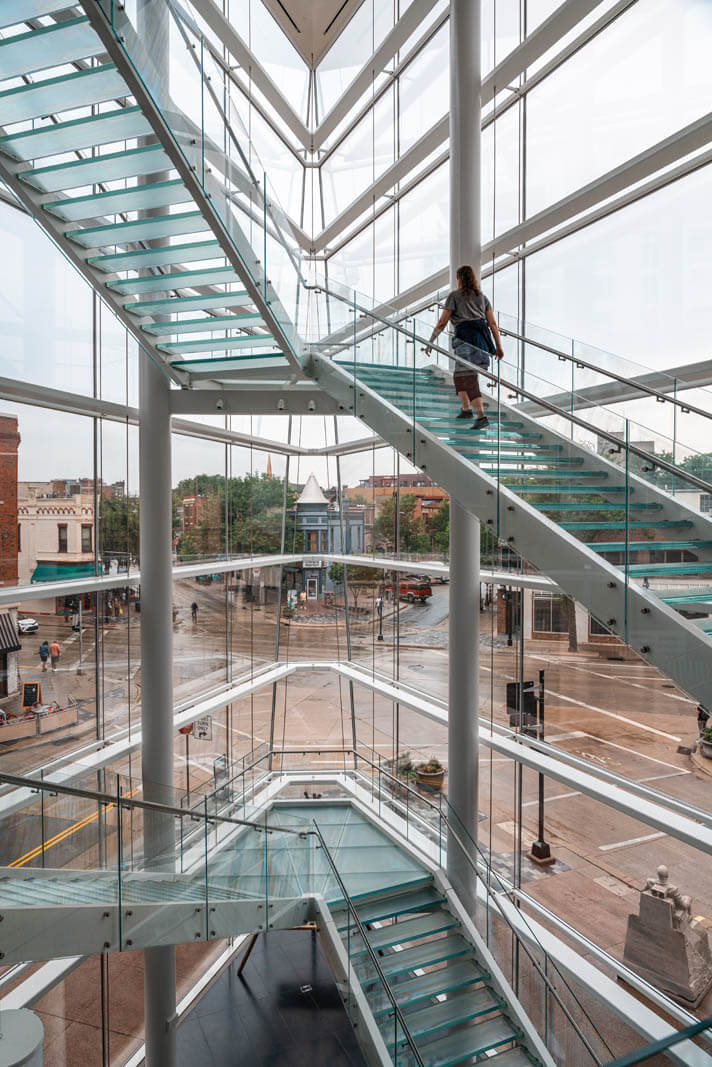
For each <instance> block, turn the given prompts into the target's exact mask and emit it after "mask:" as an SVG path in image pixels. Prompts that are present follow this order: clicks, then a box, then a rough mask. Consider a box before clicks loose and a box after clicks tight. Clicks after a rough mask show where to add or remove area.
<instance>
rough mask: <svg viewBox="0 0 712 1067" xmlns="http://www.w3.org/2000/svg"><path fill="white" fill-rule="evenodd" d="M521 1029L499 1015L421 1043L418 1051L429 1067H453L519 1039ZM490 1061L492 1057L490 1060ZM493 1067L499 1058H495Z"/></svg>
mask: <svg viewBox="0 0 712 1067" xmlns="http://www.w3.org/2000/svg"><path fill="white" fill-rule="evenodd" d="M518 1037H519V1031H518V1030H515V1028H514V1027H513V1026H512V1024H511V1023H510V1022H509V1021H508V1020H507V1019H506V1018H505V1017H504V1016H503V1015H500V1016H498V1017H497V1018H495V1019H485V1020H483V1021H482V1022H475V1023H470V1024H469V1025H468V1026H463V1027H461V1028H459V1029H457V1030H454V1031H453V1032H452V1033H450V1034H446V1035H445V1036H443V1037H436V1038H434V1039H433V1040H431V1041H426V1042H423V1043H422V1044H421V1043H420V1042H419V1043H418V1051H419V1053H420V1055H421V1056H422V1057H423V1060H424V1062H425V1063H427V1064H428V1067H453V1065H454V1064H456V1063H461V1062H462V1061H463V1060H467V1059H469V1058H470V1057H472V1056H478V1055H482V1054H483V1053H485V1052H489V1051H490V1050H491V1049H495V1048H498V1047H499V1046H500V1045H506V1044H508V1043H509V1042H510V1041H516V1040H517V1039H518ZM487 1062H489V1060H488V1061H487ZM492 1065H493V1067H496V1065H497V1058H496V1057H495V1058H494V1059H493V1060H492Z"/></svg>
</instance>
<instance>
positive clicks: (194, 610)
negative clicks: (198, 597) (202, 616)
mask: <svg viewBox="0 0 712 1067" xmlns="http://www.w3.org/2000/svg"><path fill="white" fill-rule="evenodd" d="M190 614H191V617H192V619H193V622H197V621H198V605H197V604H196V603H195V601H193V603H192V604H191V605H190Z"/></svg>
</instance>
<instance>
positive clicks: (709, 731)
mask: <svg viewBox="0 0 712 1067" xmlns="http://www.w3.org/2000/svg"><path fill="white" fill-rule="evenodd" d="M700 748H701V749H702V755H703V756H705V757H706V758H707V759H712V726H708V727H707V728H706V729H705V730H703V731H702V733H701V734H700Z"/></svg>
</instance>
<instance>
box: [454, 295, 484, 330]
mask: <svg viewBox="0 0 712 1067" xmlns="http://www.w3.org/2000/svg"><path fill="white" fill-rule="evenodd" d="M491 307H492V305H491V304H490V302H489V300H488V299H487V297H486V296H485V294H484V293H473V292H469V293H464V292H463V291H462V289H453V291H452V292H451V293H450V294H449V296H448V298H447V300H446V301H445V309H446V311H450V312H452V314H451V316H450V322H451V323H452V324H453V326H459V325H460V323H461V322H472V320H473V319H484V318H486V314H487V312H488V311H489V310H490V309H491Z"/></svg>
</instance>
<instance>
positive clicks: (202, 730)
mask: <svg viewBox="0 0 712 1067" xmlns="http://www.w3.org/2000/svg"><path fill="white" fill-rule="evenodd" d="M193 736H194V737H197V738H198V740H199V741H212V739H213V717H212V715H203V716H202V717H201V718H200V719H196V720H195V729H194V730H193Z"/></svg>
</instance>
